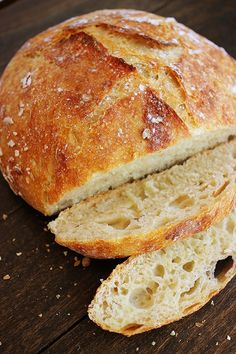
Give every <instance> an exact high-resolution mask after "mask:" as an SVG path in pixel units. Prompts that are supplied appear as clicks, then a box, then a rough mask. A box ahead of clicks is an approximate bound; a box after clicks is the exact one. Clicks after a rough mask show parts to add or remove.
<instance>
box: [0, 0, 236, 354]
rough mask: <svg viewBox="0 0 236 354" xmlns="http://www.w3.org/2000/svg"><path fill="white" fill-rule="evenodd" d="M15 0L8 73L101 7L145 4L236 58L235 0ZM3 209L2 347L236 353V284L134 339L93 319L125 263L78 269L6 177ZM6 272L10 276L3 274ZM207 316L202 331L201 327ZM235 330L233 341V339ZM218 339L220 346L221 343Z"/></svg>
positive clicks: (8, 14) (1, 25)
mask: <svg viewBox="0 0 236 354" xmlns="http://www.w3.org/2000/svg"><path fill="white" fill-rule="evenodd" d="M10 2H11V4H10V5H8V6H6V7H2V8H1V9H0V71H2V70H3V68H4V67H5V65H6V64H7V61H8V60H9V59H10V58H11V56H12V55H13V54H14V52H15V51H16V50H17V48H19V46H20V45H21V44H22V43H23V42H24V41H25V40H26V39H28V38H29V37H32V36H33V35H34V34H36V33H37V32H39V31H41V30H43V29H46V28H47V27H48V26H51V25H54V24H56V23H58V22H60V21H62V20H65V19H66V18H69V17H71V16H76V15H79V14H82V13H85V12H89V11H93V10H96V9H98V8H125V7H126V8H139V9H143V10H146V11H152V12H156V13H159V14H161V15H164V16H174V17H176V18H177V19H178V20H179V21H180V22H184V23H185V24H187V25H188V26H190V27H192V28H193V29H195V30H196V31H198V32H199V33H201V34H203V35H205V36H207V37H208V38H210V39H212V40H213V41H215V42H216V43H217V44H219V45H221V46H224V47H225V48H226V49H227V50H228V51H229V53H231V55H234V56H236V41H235V23H236V15H235V14H236V2H235V1H233V0H228V1H224V4H222V2H221V1H220V0H207V1H204V2H197V1H192V0H176V1H167V0H166V1H164V0H160V1H158V2H156V1H154V0H153V1H151V0H149V1H148V0H145V1H135V0H124V1H109V0H104V1H103V2H102V3H99V2H95V1H92V0H83V1H82V0H81V1H76V0H67V1H62V0H50V1H47V0H41V1H40V2H33V1H30V0H16V1H10ZM2 213H7V214H9V217H8V218H7V220H5V221H3V220H2V221H0V244H1V251H0V256H1V261H0V320H1V326H0V327H1V328H0V341H1V342H2V345H1V346H0V352H3V353H35V352H37V351H41V352H43V351H46V352H50V353H74V352H81V353H90V352H91V353H107V352H108V353H109V352H111V351H113V352H114V354H116V353H135V352H136V348H137V347H139V351H138V352H141V353H201V352H202V353H203V352H204V350H205V351H207V352H209V353H222V352H225V353H234V352H235V351H236V343H235V338H236V333H235V331H236V327H235V316H236V312H235V309H234V306H233V305H234V304H235V296H234V293H235V290H236V289H235V288H236V284H235V282H234V283H231V284H230V285H229V286H228V287H227V290H226V291H224V292H223V293H222V294H221V295H220V296H219V297H217V299H216V300H215V302H216V305H215V306H211V305H208V306H206V307H205V308H204V309H202V310H201V311H200V312H198V313H197V314H194V315H193V316H191V317H188V318H186V319H184V320H182V321H180V322H179V323H176V324H173V325H169V326H167V327H165V328H163V329H160V330H158V331H152V332H150V333H146V334H142V335H139V336H136V337H133V338H131V339H127V338H124V337H121V336H119V335H115V334H110V333H106V332H103V331H102V330H100V329H99V328H97V327H96V326H95V325H94V324H92V323H91V322H88V319H87V317H86V310H87V305H88V303H89V302H90V300H91V299H92V297H93V295H94V293H95V290H96V288H97V286H98V285H99V283H100V278H105V277H106V276H107V275H108V274H109V272H110V271H111V269H112V268H113V267H114V265H115V264H116V263H117V262H113V261H95V260H94V261H93V262H92V264H91V266H90V267H89V268H87V269H83V268H82V267H81V266H79V267H74V257H75V256H76V254H75V253H73V252H70V251H68V254H67V256H65V255H64V253H63V252H64V251H66V250H65V249H63V248H62V247H59V246H57V245H55V244H54V243H53V239H52V236H51V235H50V234H49V233H48V232H45V231H44V230H43V229H44V227H45V224H46V222H47V219H46V218H44V217H43V216H41V215H40V214H39V213H37V212H35V211H34V210H33V209H31V208H30V207H28V206H26V204H25V203H23V201H21V199H20V198H18V197H16V196H14V194H13V193H12V192H11V191H10V189H9V188H8V187H7V184H6V183H5V182H4V181H3V179H2V178H0V219H1V215H2ZM46 245H50V246H49V247H48V246H46ZM47 250H50V252H48V251H47ZM16 253H17V254H18V255H17V254H16ZM20 253H22V254H21V255H20ZM6 274H9V275H10V279H9V280H3V279H2V278H3V276H4V275H6ZM56 295H60V297H58V296H56ZM57 297H58V298H57ZM40 314H42V317H39V315H40ZM68 314H69V315H68ZM204 319H206V322H205V324H204V326H203V327H202V328H198V327H196V326H195V322H200V321H202V320H204ZM172 329H174V330H175V331H176V332H177V333H179V335H178V337H171V336H170V332H171V330H172ZM94 333H95V334H94ZM199 333H201V335H199ZM227 334H228V335H230V336H231V337H232V340H231V341H228V340H227V339H226V335H227ZM180 340H181V341H180ZM153 341H155V342H156V345H155V346H152V344H151V343H152V342H153ZM217 341H218V342H219V346H216V345H215V343H216V342H217ZM79 346H80V348H81V349H79V350H78V347H79Z"/></svg>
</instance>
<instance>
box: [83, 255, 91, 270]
mask: <svg viewBox="0 0 236 354" xmlns="http://www.w3.org/2000/svg"><path fill="white" fill-rule="evenodd" d="M90 264H91V259H90V258H88V257H84V258H83V259H82V266H83V267H85V268H87V267H89V266H90Z"/></svg>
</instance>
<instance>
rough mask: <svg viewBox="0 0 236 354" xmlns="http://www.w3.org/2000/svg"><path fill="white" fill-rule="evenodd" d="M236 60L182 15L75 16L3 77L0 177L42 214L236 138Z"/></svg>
mask: <svg viewBox="0 0 236 354" xmlns="http://www.w3.org/2000/svg"><path fill="white" fill-rule="evenodd" d="M235 82H236V63H235V60H234V59H233V58H231V57H230V56H229V55H228V54H227V53H226V52H225V51H224V50H223V49H222V48H219V47H217V46H216V45H215V44H213V43H212V42H210V41H208V40H207V39H205V38H203V37H202V36H200V35H198V34H196V33H195V32H193V31H192V30H190V29H189V28H187V27H185V26H183V25H181V24H179V23H177V22H176V21H175V20H174V19H173V18H163V17H160V16H156V15H154V14H149V13H147V12H142V11H134V10H119V9H117V10H103V11H96V12H93V13H90V14H86V15H83V16H80V17H74V18H72V19H70V20H68V21H66V22H63V23H61V24H59V25H57V26H55V27H52V28H49V29H48V30H46V31H44V32H43V33H41V34H39V35H37V36H36V37H34V38H32V39H30V40H29V41H28V42H26V43H25V44H24V46H23V47H22V48H21V49H20V50H19V51H18V52H17V53H16V54H15V56H14V58H13V59H12V60H11V62H10V63H9V64H8V66H7V67H6V69H5V71H4V73H3V75H2V77H1V81H0V107H1V109H0V130H1V134H0V169H1V171H2V173H3V176H4V177H5V179H6V180H7V181H8V183H9V185H10V186H11V188H12V189H13V190H14V191H15V193H17V194H19V195H20V196H22V198H24V199H25V200H26V201H27V202H28V203H29V204H30V205H32V206H33V207H34V208H36V209H38V210H40V211H41V212H43V213H44V214H53V213H56V212H58V211H60V210H62V209H65V208H66V207H69V206H71V205H73V204H75V203H78V202H79V201H80V200H82V199H86V198H87V197H89V196H92V195H94V194H96V193H99V192H103V191H105V190H108V189H109V188H110V187H111V188H116V187H117V186H119V185H122V184H124V183H126V182H128V181H130V180H132V179H138V178H142V177H144V176H145V175H147V174H150V173H153V172H157V171H161V170H164V169H166V168H169V167H170V166H172V165H174V164H176V163H177V162H179V161H184V160H185V159H186V158H188V157H190V156H192V155H194V154H195V153H197V152H199V151H203V150H206V149H208V148H212V147H214V146H216V145H217V144H218V143H220V142H225V141H227V139H228V137H229V136H230V135H236V114H235V112H236V90H235V88H236V86H235Z"/></svg>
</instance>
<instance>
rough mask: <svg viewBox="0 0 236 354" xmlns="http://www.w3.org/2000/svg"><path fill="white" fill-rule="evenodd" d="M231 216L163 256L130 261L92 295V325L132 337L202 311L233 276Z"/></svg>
mask: <svg viewBox="0 0 236 354" xmlns="http://www.w3.org/2000/svg"><path fill="white" fill-rule="evenodd" d="M235 261H236V212H235V211H233V212H232V213H231V214H230V215H229V216H227V217H226V218H225V219H224V220H223V221H221V223H219V224H217V225H216V226H212V227H211V228H209V229H208V230H207V231H205V232H202V233H199V234H197V235H195V236H193V237H191V238H189V239H186V240H182V241H178V242H176V243H175V244H173V245H171V246H169V247H167V248H166V249H164V250H160V251H155V252H151V253H147V254H144V255H140V256H137V257H130V258H129V259H128V260H127V261H126V262H124V263H123V264H121V265H118V266H117V267H116V268H115V270H114V271H113V272H112V273H111V275H110V277H109V278H108V279H107V280H105V281H104V282H103V283H102V285H101V286H100V288H99V289H98V290H97V293H96V295H95V298H94V299H93V301H92V303H91V304H90V306H89V309H88V314H89V317H90V319H91V320H92V321H94V322H95V323H96V324H97V325H99V326H100V327H102V328H103V329H105V330H108V331H111V332H117V333H121V334H124V335H126V336H131V335H134V334H138V333H141V332H145V331H148V330H151V329H154V328H158V327H161V326H164V325H166V324H168V323H172V322H174V321H177V320H179V319H181V318H182V317H184V316H187V315H189V314H191V313H193V312H195V311H197V310H198V309H200V308H201V307H203V306H204V305H205V304H206V303H207V302H208V301H209V300H210V299H211V298H212V297H213V296H214V295H216V294H217V293H218V292H219V291H221V290H222V289H223V288H224V287H225V286H226V285H227V283H228V282H229V281H230V280H231V279H232V278H233V276H234V275H235V274H236V266H235Z"/></svg>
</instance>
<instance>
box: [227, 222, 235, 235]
mask: <svg viewBox="0 0 236 354" xmlns="http://www.w3.org/2000/svg"><path fill="white" fill-rule="evenodd" d="M234 228H235V223H234V222H233V221H232V220H231V219H229V220H228V221H227V225H226V229H227V231H228V232H229V233H230V234H232V233H233V232H234Z"/></svg>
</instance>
